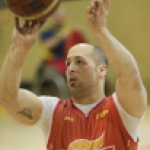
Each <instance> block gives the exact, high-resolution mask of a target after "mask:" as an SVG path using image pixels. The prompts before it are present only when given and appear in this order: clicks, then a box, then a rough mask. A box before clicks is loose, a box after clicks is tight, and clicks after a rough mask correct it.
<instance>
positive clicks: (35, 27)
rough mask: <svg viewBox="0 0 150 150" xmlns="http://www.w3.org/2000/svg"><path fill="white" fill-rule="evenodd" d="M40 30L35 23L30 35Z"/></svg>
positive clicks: (38, 25) (39, 26)
mask: <svg viewBox="0 0 150 150" xmlns="http://www.w3.org/2000/svg"><path fill="white" fill-rule="evenodd" d="M40 28H41V25H40V24H39V23H36V24H35V25H34V27H33V30H32V34H37V33H38V31H39V30H40Z"/></svg>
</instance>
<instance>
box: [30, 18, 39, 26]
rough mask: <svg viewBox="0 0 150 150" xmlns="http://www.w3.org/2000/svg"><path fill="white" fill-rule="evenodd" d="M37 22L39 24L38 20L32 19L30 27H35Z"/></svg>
mask: <svg viewBox="0 0 150 150" xmlns="http://www.w3.org/2000/svg"><path fill="white" fill-rule="evenodd" d="M36 24H38V21H36V20H34V21H32V23H31V25H30V27H31V28H33V27H34V26H35V25H36Z"/></svg>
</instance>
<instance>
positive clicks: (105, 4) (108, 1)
mask: <svg viewBox="0 0 150 150" xmlns="http://www.w3.org/2000/svg"><path fill="white" fill-rule="evenodd" d="M109 5H110V0H104V7H105V9H106V10H108V8H109Z"/></svg>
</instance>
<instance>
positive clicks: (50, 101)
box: [39, 96, 60, 108]
mask: <svg viewBox="0 0 150 150" xmlns="http://www.w3.org/2000/svg"><path fill="white" fill-rule="evenodd" d="M39 99H40V100H41V101H42V104H43V107H46V108H49V107H51V108H52V107H53V108H55V107H56V105H57V103H58V102H59V101H60V98H58V97H51V96H39Z"/></svg>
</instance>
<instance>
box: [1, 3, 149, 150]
mask: <svg viewBox="0 0 150 150" xmlns="http://www.w3.org/2000/svg"><path fill="white" fill-rule="evenodd" d="M108 7H109V0H104V1H103V2H102V1H100V0H92V2H91V4H90V6H89V7H88V8H87V13H86V17H87V23H88V25H89V27H90V29H91V31H92V32H93V34H94V35H95V37H96V38H97V40H98V41H99V44H100V45H101V48H102V49H101V48H98V47H96V46H93V45H90V44H77V45H75V46H73V47H72V48H71V49H70V50H69V52H68V54H67V59H66V66H67V70H66V75H67V83H68V87H69V90H70V92H71V98H69V99H67V100H63V101H62V100H60V98H58V97H52V96H40V97H39V96H37V95H35V94H33V93H31V92H29V91H27V90H23V89H19V84H20V78H21V72H22V71H21V70H22V66H23V63H24V61H25V58H26V55H27V53H28V52H29V50H30V48H31V47H32V46H33V45H34V43H35V38H36V37H37V34H38V32H39V30H40V25H39V24H36V25H35V26H34V27H33V26H27V24H25V26H24V27H23V29H21V28H19V25H18V21H17V29H18V30H19V31H20V30H21V31H23V32H21V33H19V31H18V30H16V29H15V30H14V34H13V42H12V46H11V48H10V50H9V51H8V54H7V56H6V59H5V61H4V64H3V67H2V69H1V72H0V104H1V105H2V106H3V107H4V108H5V109H6V110H7V111H8V113H9V114H10V115H11V116H13V117H14V118H15V119H16V120H18V121H19V122H21V123H23V124H26V125H37V126H39V127H40V128H41V129H42V131H43V134H44V136H45V143H46V145H47V149H48V150H60V149H62V150H67V149H68V150H74V149H86V150H95V149H101V150H103V149H105V150H137V146H138V145H137V144H138V132H139V127H140V123H141V121H142V118H143V116H144V113H145V110H146V107H147V94H146V93H147V92H146V90H145V87H144V85H143V82H142V79H141V76H140V73H139V69H138V66H137V63H136V61H135V59H134V57H133V56H132V54H131V53H130V52H129V51H128V50H127V49H126V48H125V47H124V46H123V45H122V44H121V43H120V42H119V41H118V40H116V39H115V37H114V36H113V35H112V34H111V33H110V32H109V30H108V29H107V27H106V22H107V15H108ZM107 59H108V61H109V63H110V65H111V66H112V68H113V69H114V72H115V73H116V75H117V77H118V79H117V81H116V85H115V87H116V88H115V91H114V93H113V94H112V95H110V96H109V97H106V96H105V91H104V85H105V77H106V74H107V67H108V61H107Z"/></svg>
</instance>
